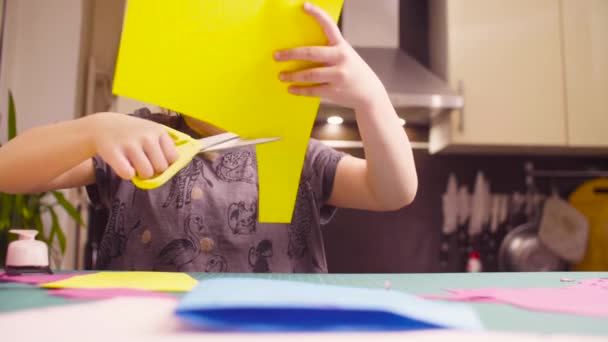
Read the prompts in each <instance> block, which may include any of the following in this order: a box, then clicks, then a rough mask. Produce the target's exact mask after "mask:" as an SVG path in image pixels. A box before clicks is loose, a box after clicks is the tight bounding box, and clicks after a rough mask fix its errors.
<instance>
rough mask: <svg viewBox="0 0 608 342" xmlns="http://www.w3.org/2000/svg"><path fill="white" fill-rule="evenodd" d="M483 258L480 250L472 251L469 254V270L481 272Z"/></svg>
mask: <svg viewBox="0 0 608 342" xmlns="http://www.w3.org/2000/svg"><path fill="white" fill-rule="evenodd" d="M481 271H482V265H481V258H480V256H479V253H478V252H475V251H473V252H471V253H470V254H469V260H468V261H467V272H481Z"/></svg>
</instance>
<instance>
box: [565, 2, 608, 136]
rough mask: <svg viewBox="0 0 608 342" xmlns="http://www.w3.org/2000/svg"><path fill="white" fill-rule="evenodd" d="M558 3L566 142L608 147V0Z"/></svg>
mask: <svg viewBox="0 0 608 342" xmlns="http://www.w3.org/2000/svg"><path fill="white" fill-rule="evenodd" d="M561 4H562V12H563V15H562V17H563V44H564V66H565V67H564V71H565V84H566V88H565V89H566V101H565V102H566V106H567V123H568V145H569V146H572V147H608V38H606V35H607V34H608V1H606V0H562V1H561Z"/></svg>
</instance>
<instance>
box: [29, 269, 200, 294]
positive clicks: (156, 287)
mask: <svg viewBox="0 0 608 342" xmlns="http://www.w3.org/2000/svg"><path fill="white" fill-rule="evenodd" d="M197 284H198V281H197V280H195V279H194V278H192V277H191V276H189V275H187V274H184V273H172V272H99V273H93V274H87V275H81V276H74V277H72V278H68V279H64V280H60V281H54V282H51V283H44V284H40V287H44V288H49V289H62V288H70V289H110V288H121V289H138V290H149V291H165V292H188V291H190V290H191V289H192V288H193V287H194V286H196V285H197Z"/></svg>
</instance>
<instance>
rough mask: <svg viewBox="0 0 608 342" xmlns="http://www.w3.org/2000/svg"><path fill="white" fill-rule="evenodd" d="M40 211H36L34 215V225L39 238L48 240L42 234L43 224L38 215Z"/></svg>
mask: <svg viewBox="0 0 608 342" xmlns="http://www.w3.org/2000/svg"><path fill="white" fill-rule="evenodd" d="M40 215H41V213H40V211H37V212H36V214H35V215H34V220H33V221H34V227H35V228H36V230H37V231H38V236H39V239H40V240H42V241H45V242H48V241H47V239H46V236H44V226H43V225H42V218H41V217H40Z"/></svg>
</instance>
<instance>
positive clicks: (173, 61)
mask: <svg viewBox="0 0 608 342" xmlns="http://www.w3.org/2000/svg"><path fill="white" fill-rule="evenodd" d="M311 2H313V3H315V4H317V5H319V6H320V7H322V8H323V9H325V10H326V11H327V12H328V13H330V14H331V16H332V17H333V18H334V19H335V20H337V18H338V16H339V12H340V10H341V7H342V3H343V0H315V1H311ZM303 3H304V0H247V1H227V0H219V1H203V0H195V1H169V0H130V1H129V2H128V8H127V13H126V19H125V24H124V27H123V33H122V39H121V44H120V50H119V56H118V62H117V67H116V75H115V79H114V89H113V91H114V93H115V94H118V95H121V96H126V97H130V98H134V99H138V100H141V101H145V102H148V103H153V104H156V105H158V106H161V107H165V108H168V109H171V110H174V111H177V112H180V113H183V114H185V115H189V116H191V117H194V118H197V119H200V120H204V121H206V122H209V123H212V124H214V125H216V126H218V127H221V128H223V129H225V130H227V131H231V132H234V133H237V134H239V135H241V136H242V137H244V138H264V137H281V138H282V140H280V141H278V142H273V143H269V144H262V145H260V146H257V147H256V148H257V162H258V177H259V185H260V186H259V197H260V201H259V213H258V218H259V220H260V222H277V223H288V222H291V218H292V214H293V208H294V204H295V199H296V195H297V188H298V184H299V178H300V174H301V171H302V165H303V162H304V156H305V153H306V149H307V144H308V139H309V137H310V132H311V130H312V125H313V123H314V118H315V116H316V112H317V110H318V106H319V103H320V100H319V99H318V98H310V97H298V96H293V95H291V94H289V93H288V91H287V88H288V86H287V85H286V84H284V83H282V82H280V81H279V77H278V76H279V73H280V72H281V71H285V70H298V69H301V68H304V67H307V66H309V65H308V64H306V63H305V62H286V63H278V62H276V61H274V59H273V54H274V52H275V51H277V50H280V49H287V48H293V47H298V46H306V45H325V44H326V43H327V39H326V38H325V36H324V34H323V31H322V29H321V27H320V26H319V25H318V24H317V22H316V21H315V20H314V19H313V18H312V17H310V16H309V15H307V14H306V13H305V12H304V10H303Z"/></svg>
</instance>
